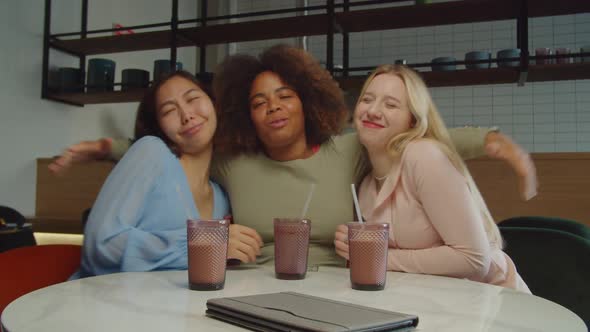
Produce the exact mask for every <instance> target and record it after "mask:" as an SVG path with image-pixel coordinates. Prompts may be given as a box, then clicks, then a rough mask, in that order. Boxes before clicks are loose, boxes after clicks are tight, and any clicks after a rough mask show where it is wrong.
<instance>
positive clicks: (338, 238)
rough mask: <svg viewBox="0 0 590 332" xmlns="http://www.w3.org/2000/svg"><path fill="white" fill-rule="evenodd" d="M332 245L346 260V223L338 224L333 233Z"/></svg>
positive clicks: (347, 257)
mask: <svg viewBox="0 0 590 332" xmlns="http://www.w3.org/2000/svg"><path fill="white" fill-rule="evenodd" d="M334 247H335V248H336V253H337V254H338V256H340V257H342V258H344V259H346V260H348V259H349V256H348V227H347V226H346V225H338V227H336V233H335V234H334Z"/></svg>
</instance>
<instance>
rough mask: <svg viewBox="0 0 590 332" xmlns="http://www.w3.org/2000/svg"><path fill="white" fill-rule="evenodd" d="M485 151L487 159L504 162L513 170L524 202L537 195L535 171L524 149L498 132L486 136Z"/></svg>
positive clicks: (537, 185)
mask: <svg viewBox="0 0 590 332" xmlns="http://www.w3.org/2000/svg"><path fill="white" fill-rule="evenodd" d="M485 149H486V153H487V155H488V156H489V157H491V158H496V159H502V160H505V161H506V162H507V163H508V164H509V165H510V166H511V167H512V168H513V169H514V171H515V172H516V175H517V176H518V183H519V189H520V193H521V195H522V198H523V199H524V200H529V199H531V198H533V197H535V196H536V195H537V188H538V187H539V184H538V180H537V170H536V168H535V164H534V163H533V160H532V159H531V156H530V155H529V154H528V152H527V151H526V150H525V149H523V148H522V147H521V146H520V145H518V144H516V143H514V141H512V140H511V139H510V137H508V136H506V135H503V134H502V133H499V132H490V133H488V134H487V136H486V144H485Z"/></svg>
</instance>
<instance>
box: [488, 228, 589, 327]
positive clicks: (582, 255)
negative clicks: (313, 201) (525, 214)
mask: <svg viewBox="0 0 590 332" xmlns="http://www.w3.org/2000/svg"><path fill="white" fill-rule="evenodd" d="M500 232H501V233H502V236H503V238H504V241H505V247H504V251H505V252H506V253H507V254H508V255H509V256H510V258H512V260H513V261H514V263H515V264H516V268H517V270H518V272H519V274H520V275H521V277H522V279H523V280H524V281H525V282H526V283H527V285H528V286H529V288H530V290H531V292H532V293H533V294H534V295H537V296H540V297H543V298H545V299H547V300H550V301H553V302H555V303H558V304H560V305H562V306H564V307H566V308H568V309H570V310H571V311H573V312H574V313H576V314H577V315H578V316H580V317H581V318H582V319H583V320H584V322H585V323H586V326H590V241H589V240H586V239H584V238H582V237H580V236H577V235H575V234H572V233H569V232H565V231H561V230H555V229H545V228H532V227H502V226H501V227H500Z"/></svg>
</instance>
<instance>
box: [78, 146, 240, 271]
mask: <svg viewBox="0 0 590 332" xmlns="http://www.w3.org/2000/svg"><path fill="white" fill-rule="evenodd" d="M210 183H211V185H212V188H213V197H214V198H213V199H214V209H213V218H215V219H219V218H223V217H225V216H227V215H228V214H229V202H228V200H227V196H226V195H225V193H224V192H223V190H222V189H221V187H220V186H219V185H218V184H216V183H214V182H211V181H210ZM188 217H190V218H192V219H198V218H199V211H198V210H197V207H196V206H195V203H194V200H193V196H192V193H191V191H190V188H189V186H188V180H187V178H186V175H185V173H184V170H183V168H182V166H181V164H180V161H179V160H178V158H177V157H176V156H175V155H174V154H173V153H172V152H171V151H170V149H169V148H168V147H167V146H166V145H165V144H164V142H163V141H162V140H160V139H159V138H156V137H152V136H147V137H143V138H141V139H140V140H138V141H137V142H135V143H134V144H133V145H132V146H131V148H130V149H129V151H128V152H127V153H126V154H125V155H124V157H123V159H121V160H120V161H119V163H118V164H117V166H116V167H115V168H114V169H113V171H112V172H111V174H110V175H109V177H108V178H107V180H106V181H105V183H104V185H103V187H102V189H101V190H100V193H99V195H98V198H97V199H96V202H95V203H94V206H93V207H92V212H91V213H90V216H89V217H88V222H87V224H86V228H85V230H84V246H83V249H82V264H81V267H80V271H78V272H77V273H76V274H74V275H73V276H72V277H71V279H75V278H79V277H88V276H93V275H100V274H107V273H114V272H125V271H152V270H183V269H187V267H188V260H187V238H186V220H187V219H188Z"/></svg>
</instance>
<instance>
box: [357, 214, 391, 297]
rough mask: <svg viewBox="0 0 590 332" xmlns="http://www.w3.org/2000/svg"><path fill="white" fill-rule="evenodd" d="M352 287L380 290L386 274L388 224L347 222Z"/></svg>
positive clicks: (383, 285)
mask: <svg viewBox="0 0 590 332" xmlns="http://www.w3.org/2000/svg"><path fill="white" fill-rule="evenodd" d="M347 226H348V246H349V253H350V282H351V284H352V288H353V289H358V290H382V289H383V288H384V287H385V279H386V276H387V273H386V272H387V242H388V241H387V240H388V238H389V225H388V224H366V223H358V222H350V223H348V225H347Z"/></svg>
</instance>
